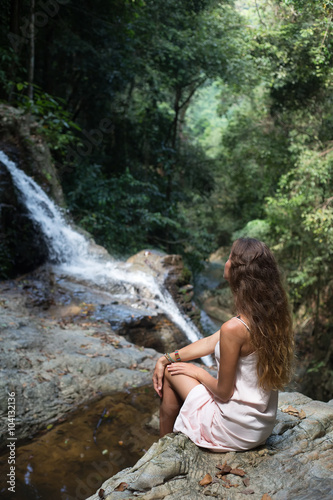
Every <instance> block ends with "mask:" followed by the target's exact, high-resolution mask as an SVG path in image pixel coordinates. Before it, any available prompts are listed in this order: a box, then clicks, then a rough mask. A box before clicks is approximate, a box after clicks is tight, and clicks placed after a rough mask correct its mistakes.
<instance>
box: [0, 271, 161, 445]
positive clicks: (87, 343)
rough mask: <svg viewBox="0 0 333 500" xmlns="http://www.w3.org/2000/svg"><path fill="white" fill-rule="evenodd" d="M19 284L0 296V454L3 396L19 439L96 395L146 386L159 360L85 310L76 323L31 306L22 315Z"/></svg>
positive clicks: (26, 284) (4, 286) (4, 429)
mask: <svg viewBox="0 0 333 500" xmlns="http://www.w3.org/2000/svg"><path fill="white" fill-rule="evenodd" d="M34 283H35V284H36V281H35V282H34ZM18 284H19V285H20V286H14V285H15V284H11V282H5V283H2V285H1V294H0V314H1V333H0V356H1V360H2V363H1V369H0V375H1V376H0V414H1V417H2V418H1V424H0V435H1V438H0V447H2V446H4V445H5V442H6V439H7V434H6V433H7V430H8V429H7V419H6V416H7V411H8V404H7V398H8V392H15V403H16V428H15V436H16V437H17V439H18V440H20V439H22V438H26V437H28V436H31V435H33V434H34V433H35V432H36V431H38V430H40V429H45V428H46V427H47V425H49V424H51V423H54V422H56V421H57V420H58V419H59V418H60V417H63V416H64V414H66V413H67V412H70V411H72V410H73V409H74V408H75V407H76V406H77V405H79V404H82V403H84V402H87V401H90V400H91V399H93V398H95V397H98V396H99V395H102V394H103V395H104V394H110V393H113V392H117V391H124V390H126V389H127V388H129V387H136V386H141V385H146V384H151V380H152V372H153V369H154V366H155V362H156V360H157V358H158V357H159V356H160V354H158V353H157V352H156V351H155V350H154V349H149V348H144V347H139V346H136V345H134V344H133V343H131V342H129V341H128V340H127V339H126V338H124V337H122V336H119V335H117V334H116V333H115V332H114V331H113V330H112V329H111V327H110V323H109V322H108V321H105V320H103V319H101V320H96V319H92V318H90V317H89V315H88V316H87V315H86V314H84V313H85V312H86V310H85V309H84V307H85V306H81V312H82V315H81V316H79V317H78V318H77V320H76V322H74V321H73V318H71V320H70V321H68V320H67V319H68V318H67V319H66V318H65V317H64V318H62V317H59V316H57V315H56V316H55V317H52V316H51V315H50V314H46V312H43V308H42V307H37V306H36V304H35V306H34V307H31V305H30V307H29V308H27V306H26V303H25V302H26V300H27V294H29V293H30V296H32V295H33V293H32V291H31V289H30V288H29V282H28V280H21V281H19V282H18ZM16 285H17V283H16ZM25 287H26V288H25ZM23 292H24V293H23Z"/></svg>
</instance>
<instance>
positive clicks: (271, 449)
mask: <svg viewBox="0 0 333 500" xmlns="http://www.w3.org/2000/svg"><path fill="white" fill-rule="evenodd" d="M332 440H333V405H330V404H328V403H323V402H320V401H313V400H312V399H310V398H308V397H306V396H303V395H302V394H300V393H281V394H280V397H279V410H278V415H277V423H276V425H275V427H274V430H273V433H272V435H271V437H270V438H269V439H268V440H267V442H266V444H265V445H263V446H261V447H259V448H256V449H254V450H251V451H247V452H229V453H211V452H209V451H205V450H203V449H200V448H198V447H197V446H196V445H195V444H193V443H192V442H191V441H190V440H189V439H188V438H187V437H186V436H184V435H183V434H181V433H179V434H168V435H167V436H165V437H164V438H162V439H160V440H159V441H158V442H157V443H155V444H154V445H153V446H152V447H151V448H150V449H149V450H148V451H147V453H146V454H145V455H144V456H143V457H142V458H141V459H140V460H139V461H138V462H137V463H136V465H134V467H130V468H128V469H125V470H123V471H121V472H119V473H118V474H116V475H115V476H113V477H112V478H110V479H108V480H107V481H105V483H104V484H103V485H101V487H100V488H99V489H98V491H97V492H96V494H95V495H92V496H91V497H89V499H88V500H100V499H105V500H118V499H126V500H130V499H133V498H138V499H142V500H143V499H144V500H153V499H163V498H165V499H168V500H178V499H179V500H180V499H183V498H187V499H188V500H198V499H204V498H207V497H208V498H209V497H214V498H221V499H222V498H223V499H228V500H231V499H232V500H233V499H234V500H238V499H239V500H241V499H244V498H245V495H250V498H252V499H253V500H263V499H265V500H269V499H270V498H273V499H274V500H290V499H292V500H328V499H329V498H333V472H332V471H333V453H332V447H333V445H332V442H333V441H332ZM225 464H227V465H229V466H230V467H231V468H232V471H231V473H227V474H226V473H223V472H221V467H219V466H223V465H225ZM235 469H236V470H235ZM207 474H209V475H210V477H209V476H206V475H207ZM217 474H218V476H217ZM205 476H206V477H205ZM203 478H205V479H206V481H205V482H206V485H201V484H200V481H201V480H203Z"/></svg>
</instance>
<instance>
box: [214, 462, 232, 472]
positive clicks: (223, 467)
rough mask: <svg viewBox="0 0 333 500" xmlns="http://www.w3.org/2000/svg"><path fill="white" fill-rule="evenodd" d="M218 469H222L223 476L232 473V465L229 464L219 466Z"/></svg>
mask: <svg viewBox="0 0 333 500" xmlns="http://www.w3.org/2000/svg"><path fill="white" fill-rule="evenodd" d="M216 467H217V468H218V469H220V471H221V474H229V472H230V471H231V467H230V465H227V462H224V464H223V465H217V466H216Z"/></svg>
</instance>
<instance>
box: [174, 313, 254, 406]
mask: <svg viewBox="0 0 333 500" xmlns="http://www.w3.org/2000/svg"><path fill="white" fill-rule="evenodd" d="M244 341H245V337H244V334H243V331H242V329H241V327H239V325H238V324H235V323H234V322H233V321H230V322H229V321H228V322H227V323H225V324H224V325H223V326H222V327H221V330H220V369H219V374H218V378H217V379H216V378H214V377H212V375H210V374H209V373H208V372H207V371H206V370H205V369H203V368H200V367H197V366H195V365H193V364H190V363H173V364H171V365H169V366H168V370H169V372H170V373H171V375H177V374H183V375H188V376H190V377H193V378H195V379H196V380H198V381H199V382H201V383H202V384H203V385H204V386H206V387H207V389H208V390H209V391H211V392H212V393H213V394H214V396H216V397H217V398H218V399H221V400H222V401H224V402H226V401H228V400H229V399H230V398H231V396H232V395H233V392H234V388H235V377H236V370H237V364H238V359H239V356H240V351H241V347H242V345H243V343H244Z"/></svg>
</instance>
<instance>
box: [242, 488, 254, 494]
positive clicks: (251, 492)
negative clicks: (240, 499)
mask: <svg viewBox="0 0 333 500" xmlns="http://www.w3.org/2000/svg"><path fill="white" fill-rule="evenodd" d="M240 493H243V495H253V493H254V490H250V489H249V488H248V489H247V490H243V491H241V492H240Z"/></svg>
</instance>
